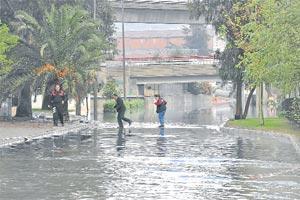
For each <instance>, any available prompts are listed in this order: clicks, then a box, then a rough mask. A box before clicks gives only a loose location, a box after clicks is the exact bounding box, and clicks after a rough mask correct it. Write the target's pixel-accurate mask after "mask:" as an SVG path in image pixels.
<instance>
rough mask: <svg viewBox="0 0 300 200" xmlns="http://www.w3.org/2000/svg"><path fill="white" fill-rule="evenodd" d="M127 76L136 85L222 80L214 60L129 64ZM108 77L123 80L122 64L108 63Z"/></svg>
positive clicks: (116, 62) (117, 62) (118, 62)
mask: <svg viewBox="0 0 300 200" xmlns="http://www.w3.org/2000/svg"><path fill="white" fill-rule="evenodd" d="M126 74H127V76H128V79H129V81H131V82H132V81H133V82H135V84H136V85H141V84H160V83H190V82H195V81H219V80H220V77H219V75H218V68H217V67H216V61H215V60H213V59H207V60H202V61H201V62H199V61H196V62H183V61H178V62H152V63H151V62H127V67H126ZM106 77H110V78H114V79H115V80H122V77H123V68H122V63H121V62H120V61H114V62H111V63H108V65H107V67H106Z"/></svg>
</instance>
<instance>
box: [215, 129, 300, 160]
mask: <svg viewBox="0 0 300 200" xmlns="http://www.w3.org/2000/svg"><path fill="white" fill-rule="evenodd" d="M220 131H221V132H223V133H242V134H257V135H261V134H263V135H269V136H276V137H282V138H286V139H289V140H290V142H291V143H292V145H293V146H294V148H295V150H296V152H297V153H298V154H299V155H300V137H296V136H294V135H291V134H285V133H279V132H271V131H261V130H252V129H246V128H236V127H226V126H222V127H220Z"/></svg>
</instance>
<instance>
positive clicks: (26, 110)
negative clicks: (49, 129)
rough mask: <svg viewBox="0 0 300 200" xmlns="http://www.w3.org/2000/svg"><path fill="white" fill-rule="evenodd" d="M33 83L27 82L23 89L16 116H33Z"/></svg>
mask: <svg viewBox="0 0 300 200" xmlns="http://www.w3.org/2000/svg"><path fill="white" fill-rule="evenodd" d="M30 84H31V83H30V82H26V83H25V85H24V87H23V88H22V90H21V95H20V97H19V98H20V100H19V105H18V107H17V113H16V117H25V118H29V119H31V118H32V105H31V88H30V87H31V85H30Z"/></svg>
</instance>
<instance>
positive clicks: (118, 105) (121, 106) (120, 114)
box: [112, 94, 132, 129]
mask: <svg viewBox="0 0 300 200" xmlns="http://www.w3.org/2000/svg"><path fill="white" fill-rule="evenodd" d="M112 98H113V99H114V100H115V101H116V105H115V107H114V108H115V109H116V110H117V112H118V116H117V120H118V124H119V129H123V128H124V126H123V122H122V120H123V121H125V122H128V124H129V126H130V125H131V123H132V121H131V120H130V119H128V118H126V117H125V116H124V115H125V111H126V107H125V104H124V102H123V100H122V99H121V97H119V96H118V95H117V94H113V96H112Z"/></svg>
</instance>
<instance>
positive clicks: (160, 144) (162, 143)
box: [156, 128, 167, 157]
mask: <svg viewBox="0 0 300 200" xmlns="http://www.w3.org/2000/svg"><path fill="white" fill-rule="evenodd" d="M156 145H157V149H158V153H157V155H158V156H161V157H164V156H165V155H166V152H167V138H166V137H165V128H159V136H158V138H157V142H156Z"/></svg>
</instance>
